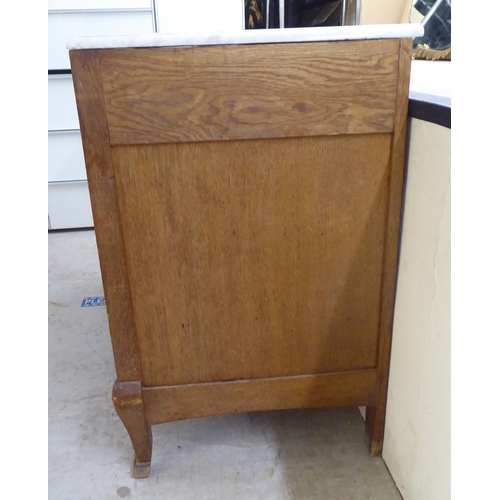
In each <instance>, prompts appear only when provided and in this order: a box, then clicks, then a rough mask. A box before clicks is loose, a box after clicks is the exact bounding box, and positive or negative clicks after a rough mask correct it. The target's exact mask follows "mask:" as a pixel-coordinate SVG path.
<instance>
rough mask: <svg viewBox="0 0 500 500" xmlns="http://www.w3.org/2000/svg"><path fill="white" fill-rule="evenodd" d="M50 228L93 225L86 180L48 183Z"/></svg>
mask: <svg viewBox="0 0 500 500" xmlns="http://www.w3.org/2000/svg"><path fill="white" fill-rule="evenodd" d="M49 224H50V229H69V228H79V227H93V226H94V220H93V219H92V210H91V207H90V195H89V188H88V186H87V181H81V182H51V183H49Z"/></svg>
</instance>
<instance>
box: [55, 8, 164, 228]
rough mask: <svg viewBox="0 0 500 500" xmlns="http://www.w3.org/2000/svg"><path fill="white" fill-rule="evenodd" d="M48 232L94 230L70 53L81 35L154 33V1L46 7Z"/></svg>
mask: <svg viewBox="0 0 500 500" xmlns="http://www.w3.org/2000/svg"><path fill="white" fill-rule="evenodd" d="M48 6H49V11H48V44H49V52H48V54H49V56H48V70H49V82H48V124H47V126H48V172H47V173H48V182H49V187H48V189H49V197H48V211H49V229H72V228H82V227H93V225H94V221H93V219H92V211H91V206H90V196H89V191H88V185H87V173H86V170H85V160H84V156H83V148H82V142H81V137H80V124H79V121H78V112H77V108H76V101H75V93H74V89H73V81H72V78H71V71H70V62H69V53H68V50H67V49H66V43H67V42H68V40H70V39H72V38H76V37H78V36H99V35H135V34H147V33H154V32H155V31H156V13H155V9H154V4H153V0H49V2H48Z"/></svg>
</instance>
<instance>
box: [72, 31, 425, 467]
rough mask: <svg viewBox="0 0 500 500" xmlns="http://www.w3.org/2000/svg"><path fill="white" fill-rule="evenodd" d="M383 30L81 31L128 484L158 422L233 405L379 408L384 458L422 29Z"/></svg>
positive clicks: (76, 76) (82, 78) (79, 74)
mask: <svg viewBox="0 0 500 500" xmlns="http://www.w3.org/2000/svg"><path fill="white" fill-rule="evenodd" d="M389 28H392V31H390V30H389V31H387V29H388V27H385V29H386V30H385V31H384V29H383V27H381V26H379V27H367V26H356V27H348V28H346V29H343V28H315V29H290V30H268V31H266V32H265V33H261V34H259V33H255V32H241V33H237V34H235V33H232V34H219V35H213V36H210V35H193V36H188V35H186V36H183V35H153V36H143V37H131V38H128V37H123V38H121V37H114V38H106V37H104V38H89V39H85V38H83V39H78V40H77V41H75V42H73V43H72V44H69V48H70V49H71V50H70V58H71V69H72V74H73V81H74V86H75V93H76V99H77V105H78V113H79V119H80V126H81V133H82V140H83V146H84V152H85V161H86V168H87V174H88V182H89V188H90V195H91V202H92V210H93V217H94V223H95V232H96V238H97V244H98V250H99V258H100V264H101V271H102V279H103V284H104V291H105V297H106V305H107V312H108V319H109V329H110V334H111V340H112V344H113V351H114V358H115V365H116V374H117V380H116V382H115V384H114V386H113V402H114V405H115V408H116V411H117V413H118V415H119V416H120V418H121V419H122V421H123V423H124V425H125V427H126V428H127V430H128V432H129V434H130V438H131V440H132V444H133V447H134V450H135V456H136V459H135V467H134V475H135V477H145V476H147V475H148V474H149V468H150V462H151V453H152V439H151V425H154V424H160V423H163V422H169V421H173V420H180V419H187V418H194V417H204V416H208V415H218V414H225V413H237V412H250V411H259V410H277V409H287V408H317V407H333V406H358V405H362V406H367V413H366V432H367V436H368V440H369V446H370V450H371V453H372V454H374V455H378V454H380V453H381V449H382V442H383V433H384V419H385V406H386V393H387V383H388V371H389V356H390V345H391V331H392V320H393V308H394V294H395V285H396V271H397V256H398V241H399V225H400V207H401V197H402V186H403V170H404V168H403V167H404V156H405V140H406V116H407V105H408V84H409V73H410V60H411V45H412V44H411V37H412V36H414V35H415V34H416V33H417V31H418V29H419V27H418V26H412V25H401V26H392V27H389ZM370 29H371V31H370ZM259 37H260V38H259ZM356 38H361V39H356ZM363 38H364V39H363Z"/></svg>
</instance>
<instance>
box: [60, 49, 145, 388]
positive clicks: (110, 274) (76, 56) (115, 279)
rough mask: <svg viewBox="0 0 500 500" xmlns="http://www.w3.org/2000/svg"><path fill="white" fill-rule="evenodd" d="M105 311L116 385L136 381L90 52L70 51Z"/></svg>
mask: <svg viewBox="0 0 500 500" xmlns="http://www.w3.org/2000/svg"><path fill="white" fill-rule="evenodd" d="M70 60H71V70H72V75H73V83H74V88H75V95H76V101H77V107H78V117H79V120H80V130H81V136H82V142H83V150H84V155H85V164H86V168H87V178H88V185H89V190H90V198H91V204H92V214H93V217H94V224H95V235H96V240H97V247H98V252H99V262H100V266H101V274H102V281H103V286H104V294H105V297H106V309H107V314H108V323H109V329H110V333H111V342H112V346H113V354H114V359H115V366H116V373H117V378H118V381H120V382H128V381H136V380H140V378H141V372H140V365H139V357H138V352H137V348H136V341H135V331H134V323H133V317H132V309H131V301H130V295H129V286H128V278H127V268H126V263H125V255H124V250H123V241H122V234H121V229H120V215H119V213H118V210H117V202H116V196H115V171H114V167H113V162H112V159H111V154H110V146H109V136H108V131H107V126H106V109H105V103H104V94H103V89H102V81H101V74H100V68H99V59H98V57H97V55H96V51H93V50H85V51H70Z"/></svg>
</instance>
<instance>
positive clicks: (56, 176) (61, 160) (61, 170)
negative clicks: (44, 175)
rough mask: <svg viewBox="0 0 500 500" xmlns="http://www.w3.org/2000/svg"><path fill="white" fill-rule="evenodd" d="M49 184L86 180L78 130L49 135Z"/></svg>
mask: <svg viewBox="0 0 500 500" xmlns="http://www.w3.org/2000/svg"><path fill="white" fill-rule="evenodd" d="M48 170H49V182H61V181H82V180H86V179H87V171H86V170H85V160H84V157H83V148H82V140H81V137H80V131H79V130H68V131H66V130H65V131H62V132H52V133H49V169H48Z"/></svg>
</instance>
